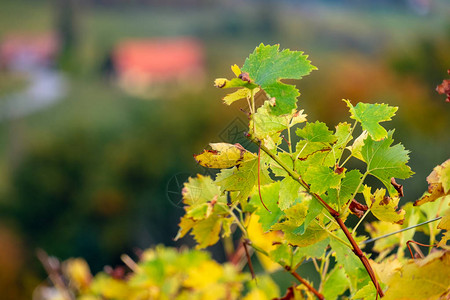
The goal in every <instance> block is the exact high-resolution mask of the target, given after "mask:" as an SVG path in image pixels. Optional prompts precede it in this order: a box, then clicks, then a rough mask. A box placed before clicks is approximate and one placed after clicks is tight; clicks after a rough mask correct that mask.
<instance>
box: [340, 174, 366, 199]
mask: <svg viewBox="0 0 450 300" xmlns="http://www.w3.org/2000/svg"><path fill="white" fill-rule="evenodd" d="M361 179H362V174H361V172H359V170H351V171H348V172H346V173H345V177H344V178H343V179H342V182H341V185H340V187H339V190H338V197H339V201H340V204H341V205H344V204H346V203H347V201H349V200H351V199H352V196H353V193H355V192H362V185H361V187H360V188H359V189H358V191H357V190H356V189H357V188H358V186H359V184H360V182H361ZM353 197H354V196H353Z"/></svg>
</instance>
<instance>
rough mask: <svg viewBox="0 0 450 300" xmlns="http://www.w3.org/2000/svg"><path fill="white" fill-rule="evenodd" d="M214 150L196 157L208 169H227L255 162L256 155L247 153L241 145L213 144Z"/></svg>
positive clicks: (205, 151) (206, 151)
mask: <svg viewBox="0 0 450 300" xmlns="http://www.w3.org/2000/svg"><path fill="white" fill-rule="evenodd" d="M209 145H210V146H211V148H212V150H204V151H203V152H202V153H201V154H198V155H194V158H195V160H197V162H198V163H199V164H200V165H202V166H204V167H207V168H215V169H227V168H231V167H234V166H236V165H239V164H241V163H244V162H247V161H249V160H253V159H255V158H256V155H255V154H253V153H251V152H249V151H247V150H246V149H245V148H244V147H242V146H241V145H240V144H234V145H232V144H228V143H211V144H209Z"/></svg>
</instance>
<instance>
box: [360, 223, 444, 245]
mask: <svg viewBox="0 0 450 300" xmlns="http://www.w3.org/2000/svg"><path fill="white" fill-rule="evenodd" d="M440 219H442V217H437V218H434V219H432V220H428V221H425V222H423V223H419V224H417V225H412V226H409V227H406V228H403V229H400V230H397V231H394V232H391V233H388V234H384V235H381V236H378V237H376V238H373V239H369V240H365V241H364V242H361V243H360V244H369V243H372V242H375V241H377V240H380V239H384V238H387V237H389V236H391V235H394V234H397V233H400V232H403V231H406V230H410V229H413V228H416V227H419V226H422V225H425V224H428V223H431V222H434V221H437V220H440Z"/></svg>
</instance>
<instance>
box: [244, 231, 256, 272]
mask: <svg viewBox="0 0 450 300" xmlns="http://www.w3.org/2000/svg"><path fill="white" fill-rule="evenodd" d="M249 242H250V241H249V240H247V239H245V240H243V241H242V245H244V249H245V256H246V257H247V263H248V268H249V269H250V273H251V274H252V279H255V278H256V276H255V270H254V269H253V264H252V259H251V258H250V254H249V253H248V249H247V245H248V244H249Z"/></svg>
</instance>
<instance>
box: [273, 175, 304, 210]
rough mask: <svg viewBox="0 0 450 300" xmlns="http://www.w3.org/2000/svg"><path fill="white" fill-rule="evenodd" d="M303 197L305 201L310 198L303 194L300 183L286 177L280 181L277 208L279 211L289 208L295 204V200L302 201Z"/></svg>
mask: <svg viewBox="0 0 450 300" xmlns="http://www.w3.org/2000/svg"><path fill="white" fill-rule="evenodd" d="M302 191H303V192H302ZM305 197H306V198H307V199H310V198H311V196H309V195H308V194H306V193H305V192H304V188H303V187H302V186H301V185H300V183H298V182H297V181H295V180H294V179H292V177H290V176H287V177H285V178H284V179H283V180H282V181H281V186H280V198H279V201H278V207H279V208H280V209H281V210H285V209H287V208H289V207H291V206H292V205H294V204H295V202H296V200H299V201H302V199H303V198H305Z"/></svg>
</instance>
